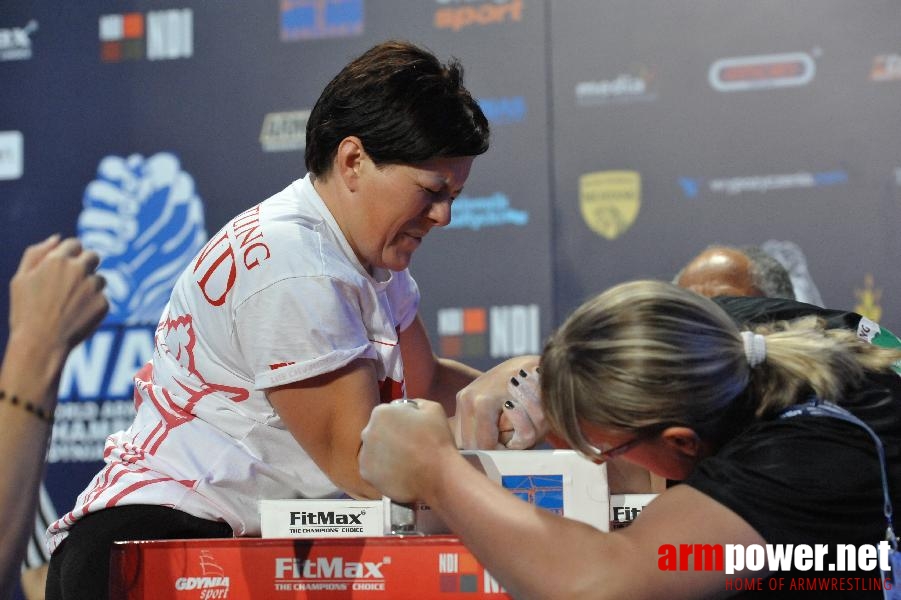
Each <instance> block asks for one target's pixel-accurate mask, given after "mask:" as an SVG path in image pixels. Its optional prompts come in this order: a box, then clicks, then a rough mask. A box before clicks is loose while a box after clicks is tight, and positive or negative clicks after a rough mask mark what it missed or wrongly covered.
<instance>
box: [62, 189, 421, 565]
mask: <svg viewBox="0 0 901 600" xmlns="http://www.w3.org/2000/svg"><path fill="white" fill-rule="evenodd" d="M418 306H419V290H418V288H417V286H416V282H415V281H414V280H413V278H412V277H411V276H410V274H409V272H408V271H401V272H391V271H387V270H376V272H375V274H374V276H373V275H370V274H368V273H367V272H366V270H365V269H364V268H363V267H362V265H361V264H360V262H359V260H357V258H356V257H355V255H354V252H353V250H352V249H351V248H350V246H349V245H348V243H347V241H346V240H345V238H344V236H343V235H342V234H341V231H340V229H339V228H338V225H337V223H336V222H335V220H334V218H333V217H332V215H331V213H330V212H329V211H328V209H327V208H326V206H325V204H324V203H323V201H322V199H321V198H320V197H319V195H318V194H317V193H316V191H315V189H314V188H313V185H312V184H311V182H310V180H309V176H307V177H306V178H304V179H302V180H298V181H295V182H294V183H293V184H291V185H290V186H289V187H288V188H286V189H285V190H283V191H282V192H280V193H278V194H276V195H274V196H272V197H271V198H269V199H268V200H266V201H265V202H263V203H261V204H259V205H257V206H254V207H253V208H250V209H248V210H247V211H245V212H243V213H241V214H240V215H238V216H237V217H235V218H234V219H233V220H232V221H231V222H230V223H228V224H227V225H226V226H225V227H224V228H223V229H222V230H220V231H219V232H218V233H217V234H216V235H215V236H213V237H212V238H211V239H210V240H209V242H208V243H207V245H206V246H205V247H204V248H203V249H202V250H201V251H200V253H199V254H198V256H197V257H195V259H194V261H193V262H192V263H191V265H189V267H188V268H187V269H186V270H185V272H184V273H182V275H181V277H180V278H179V280H178V282H177V283H176V285H175V288H174V290H173V292H172V297H171V298H170V300H169V304H168V305H167V307H166V310H165V311H164V312H163V316H162V318H161V320H160V323H159V326H158V327H157V330H156V336H155V338H156V339H155V342H156V343H155V350H154V356H153V359H152V360H151V361H150V362H149V363H148V364H147V365H145V366H144V367H143V368H142V369H141V370H140V371H139V372H138V374H137V375H136V376H135V406H136V408H137V416H136V417H135V420H134V422H133V423H132V425H131V427H129V428H128V429H127V430H125V431H120V432H117V433H114V434H112V435H111V436H110V437H109V438H107V441H106V447H105V450H104V461H105V462H106V465H105V467H104V468H103V470H101V472H100V473H99V474H98V475H97V476H96V477H95V478H94V480H93V481H92V482H91V484H90V485H89V486H88V487H87V489H85V491H84V492H82V493H81V495H80V496H79V497H78V500H77V501H76V505H75V508H74V509H73V510H72V512H70V513H68V514H66V515H64V516H63V517H62V518H61V519H59V520H58V521H56V522H55V523H54V524H53V525H51V526H50V529H49V530H48V535H49V546H50V549H51V551H52V550H53V549H55V548H56V547H57V546H58V545H59V544H60V543H61V542H62V540H63V539H64V538H65V536H66V534H67V530H68V528H69V526H70V525H71V524H72V523H73V522H74V521H76V520H77V519H79V518H81V517H83V516H84V515H86V514H88V513H91V512H95V511H98V510H102V509H104V508H110V507H113V506H123V505H127V504H152V505H162V506H170V507H173V508H176V509H178V510H181V511H184V512H187V513H190V514H192V515H195V516H198V517H201V518H206V519H211V520H224V521H225V522H227V523H228V524H229V525H230V526H231V528H232V530H233V531H234V533H235V535H236V536H256V535H259V534H260V519H259V509H258V505H257V503H258V501H259V500H260V499H278V498H321V497H329V496H336V495H339V494H340V490H338V489H337V488H336V487H335V485H334V484H333V483H332V482H331V481H330V480H329V479H328V477H326V475H325V474H324V473H323V472H322V471H321V470H320V469H319V468H318V467H317V466H316V465H315V463H314V462H313V460H312V459H311V458H310V457H309V455H307V453H306V452H305V451H304V450H303V448H301V446H300V445H299V444H298V443H297V442H296V441H295V439H294V438H293V436H292V435H291V432H290V431H288V429H287V428H286V426H285V424H284V423H283V422H282V420H281V419H280V418H279V416H278V415H277V414H276V413H275V410H274V409H273V408H272V405H271V404H270V403H269V401H268V400H267V398H266V395H265V393H264V390H266V389H267V388H272V387H275V386H279V385H284V384H287V383H291V382H294V381H300V380H303V379H307V378H310V377H314V376H316V375H320V374H323V373H328V372H331V371H334V370H336V369H339V368H341V367H342V366H344V365H346V364H348V363H350V362H351V361H353V360H355V359H357V358H361V357H362V358H370V359H373V360H374V361H375V363H376V370H377V375H378V379H379V382H380V385H381V398H382V400H383V401H388V400H391V399H394V398H400V397H403V395H404V386H403V381H404V371H403V363H402V361H401V354H400V346H399V345H398V332H399V331H402V330H403V329H405V328H406V327H408V326H409V325H410V323H412V322H413V319H414V318H415V316H416V312H417V309H418Z"/></svg>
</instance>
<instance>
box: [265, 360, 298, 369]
mask: <svg viewBox="0 0 901 600" xmlns="http://www.w3.org/2000/svg"><path fill="white" fill-rule="evenodd" d="M293 364H294V361H293V360H289V361H288V362H280V363H275V364H274V365H269V370H270V371H277V370H278V369H281V368H282V367H290V366H291V365H293Z"/></svg>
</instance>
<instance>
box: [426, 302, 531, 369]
mask: <svg viewBox="0 0 901 600" xmlns="http://www.w3.org/2000/svg"><path fill="white" fill-rule="evenodd" d="M438 337H439V347H440V348H441V354H442V356H447V357H448V358H464V357H470V358H472V357H484V356H490V357H492V358H501V357H507V356H517V355H520V354H538V353H539V352H540V351H541V327H540V311H539V307H538V305H537V304H526V305H509V306H492V307H490V308H488V309H486V308H484V307H469V308H442V309H439V310H438Z"/></svg>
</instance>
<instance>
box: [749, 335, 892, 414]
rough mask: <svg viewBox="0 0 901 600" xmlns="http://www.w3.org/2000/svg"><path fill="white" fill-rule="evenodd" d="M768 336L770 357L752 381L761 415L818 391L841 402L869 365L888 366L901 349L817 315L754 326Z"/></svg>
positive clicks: (870, 368)
mask: <svg viewBox="0 0 901 600" xmlns="http://www.w3.org/2000/svg"><path fill="white" fill-rule="evenodd" d="M754 332H755V333H757V334H761V335H763V336H764V339H765V340H766V360H765V361H764V362H763V363H762V364H761V365H759V366H758V367H757V368H756V369H754V370H753V372H752V375H751V380H750V383H749V386H750V388H751V390H752V393H753V394H754V396H755V397H756V398H757V399H758V406H757V410H756V415H757V416H758V417H763V416H767V415H772V414H775V413H777V412H779V411H780V410H782V409H784V408H786V407H788V406H791V405H792V404H795V403H797V402H798V400H799V397H800V396H803V395H804V394H815V395H816V396H817V397H819V398H821V399H823V400H828V401H830V402H836V403H841V400H842V395H843V393H844V391H845V390H846V389H847V387H848V386H849V385H852V384H854V383H857V382H859V381H860V380H861V378H862V377H863V376H864V372H865V371H883V370H887V369H889V368H890V367H891V366H892V363H893V362H894V361H896V360H898V359H899V357H901V352H899V351H898V350H892V349H888V348H881V347H879V346H874V345H872V344H868V343H866V342H864V341H863V340H861V339H859V338H858V337H857V336H856V335H855V333H854V332H853V331H850V330H847V329H825V323H824V322H823V321H822V320H821V319H818V318H817V317H804V318H802V319H798V320H795V321H780V322H777V323H774V324H772V325H768V326H759V327H755V328H754Z"/></svg>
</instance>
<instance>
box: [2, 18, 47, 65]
mask: <svg viewBox="0 0 901 600" xmlns="http://www.w3.org/2000/svg"><path fill="white" fill-rule="evenodd" d="M37 30H38V22H37V21H35V20H34V19H32V20H30V21H28V24H26V25H25V27H4V28H0V62H2V61H8V60H28V59H30V58H31V56H32V50H31V36H32V34H33V33H34V32H35V31H37Z"/></svg>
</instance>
